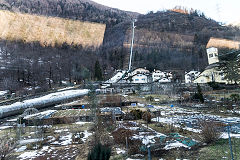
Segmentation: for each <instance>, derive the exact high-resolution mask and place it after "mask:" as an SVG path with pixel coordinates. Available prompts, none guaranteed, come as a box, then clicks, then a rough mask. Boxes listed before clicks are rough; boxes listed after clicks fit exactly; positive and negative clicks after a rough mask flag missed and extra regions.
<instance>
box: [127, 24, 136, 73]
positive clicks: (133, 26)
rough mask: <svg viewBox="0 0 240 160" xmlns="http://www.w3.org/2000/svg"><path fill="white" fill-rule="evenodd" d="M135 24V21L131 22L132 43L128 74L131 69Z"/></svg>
mask: <svg viewBox="0 0 240 160" xmlns="http://www.w3.org/2000/svg"><path fill="white" fill-rule="evenodd" d="M135 22H136V19H134V20H133V22H132V43H131V53H130V58H129V66H128V72H129V71H130V70H131V67H132V55H133V43H134V28H135V27H136V26H135V25H134V23H135Z"/></svg>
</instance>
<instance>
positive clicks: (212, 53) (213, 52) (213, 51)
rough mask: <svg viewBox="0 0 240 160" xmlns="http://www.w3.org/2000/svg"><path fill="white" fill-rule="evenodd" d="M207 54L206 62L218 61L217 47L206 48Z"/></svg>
mask: <svg viewBox="0 0 240 160" xmlns="http://www.w3.org/2000/svg"><path fill="white" fill-rule="evenodd" d="M207 56H208V64H209V65H210V64H214V63H217V62H219V59H218V49H217V48H215V47H211V48H208V49H207Z"/></svg>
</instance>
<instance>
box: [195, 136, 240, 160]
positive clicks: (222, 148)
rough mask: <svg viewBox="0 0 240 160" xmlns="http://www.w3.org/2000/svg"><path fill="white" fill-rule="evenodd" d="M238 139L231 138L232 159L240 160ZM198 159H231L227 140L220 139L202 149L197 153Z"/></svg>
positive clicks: (239, 142) (239, 141)
mask: <svg viewBox="0 0 240 160" xmlns="http://www.w3.org/2000/svg"><path fill="white" fill-rule="evenodd" d="M239 145H240V139H236V138H232V148H233V155H234V159H240V148H239ZM199 159H201V160H205V159H209V160H220V159H231V154H230V147H229V143H228V139H220V140H218V141H217V142H216V143H214V144H212V145H209V146H206V147H204V148H202V149H201V150H200V152H199Z"/></svg>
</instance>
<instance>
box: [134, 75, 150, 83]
mask: <svg viewBox="0 0 240 160" xmlns="http://www.w3.org/2000/svg"><path fill="white" fill-rule="evenodd" d="M148 82H149V79H148V75H145V74H142V73H138V74H136V75H134V76H132V83H148Z"/></svg>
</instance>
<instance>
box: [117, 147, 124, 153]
mask: <svg viewBox="0 0 240 160" xmlns="http://www.w3.org/2000/svg"><path fill="white" fill-rule="evenodd" d="M116 152H117V154H125V153H126V151H125V150H123V149H121V148H116Z"/></svg>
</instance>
